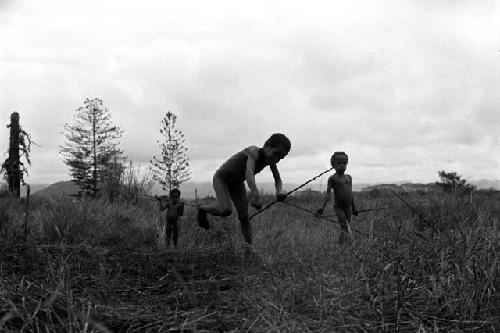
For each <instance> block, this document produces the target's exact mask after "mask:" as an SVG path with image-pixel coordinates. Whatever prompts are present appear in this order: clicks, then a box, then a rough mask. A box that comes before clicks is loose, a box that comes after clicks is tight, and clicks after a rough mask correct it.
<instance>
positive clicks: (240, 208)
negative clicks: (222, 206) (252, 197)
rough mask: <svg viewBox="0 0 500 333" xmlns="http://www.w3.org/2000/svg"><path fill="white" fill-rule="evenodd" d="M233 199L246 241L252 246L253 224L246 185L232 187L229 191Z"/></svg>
mask: <svg viewBox="0 0 500 333" xmlns="http://www.w3.org/2000/svg"><path fill="white" fill-rule="evenodd" d="M229 193H230V195H231V199H233V202H234V206H235V208H236V212H237V213H238V220H240V227H241V232H242V233H243V237H245V241H246V242H247V243H248V244H252V224H251V222H250V219H249V218H248V198H247V191H246V188H245V183H241V184H237V185H234V186H231V187H230V189H229Z"/></svg>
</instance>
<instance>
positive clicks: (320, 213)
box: [316, 208, 324, 216]
mask: <svg viewBox="0 0 500 333" xmlns="http://www.w3.org/2000/svg"><path fill="white" fill-rule="evenodd" d="M323 211H324V209H323V208H320V209H318V210H317V211H316V215H318V216H321V215H323Z"/></svg>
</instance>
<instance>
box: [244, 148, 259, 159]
mask: <svg viewBox="0 0 500 333" xmlns="http://www.w3.org/2000/svg"><path fill="white" fill-rule="evenodd" d="M244 151H245V152H246V153H247V155H248V156H251V157H253V158H254V159H257V158H259V147H257V146H249V147H246V148H245V150H244Z"/></svg>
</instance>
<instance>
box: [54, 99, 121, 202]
mask: <svg viewBox="0 0 500 333" xmlns="http://www.w3.org/2000/svg"><path fill="white" fill-rule="evenodd" d="M110 118H111V116H110V113H109V110H108V108H106V107H105V106H104V104H103V101H102V99H100V98H94V99H88V98H87V99H86V100H85V102H84V106H83V107H79V108H78V109H77V110H76V111H75V114H74V116H73V124H72V125H70V124H67V123H66V124H65V125H64V129H65V132H66V133H64V135H65V136H66V141H65V144H64V146H61V148H60V152H61V154H62V155H63V156H64V163H65V164H66V165H68V166H69V168H70V175H71V177H72V178H73V179H72V180H73V182H75V183H76V184H77V185H78V187H79V188H80V192H79V194H80V195H89V196H92V197H95V196H96V195H97V194H98V192H99V189H100V188H101V187H102V186H103V184H106V183H109V182H110V181H113V180H111V179H109V178H110V177H114V178H116V177H120V176H121V172H109V171H110V170H117V167H118V169H120V170H123V168H122V167H120V166H121V165H122V164H121V162H122V161H123V160H124V158H123V157H122V154H123V151H122V150H120V149H119V148H118V145H119V142H118V139H119V138H121V136H122V133H123V131H122V130H121V129H120V128H119V127H116V126H112V124H111V120H110Z"/></svg>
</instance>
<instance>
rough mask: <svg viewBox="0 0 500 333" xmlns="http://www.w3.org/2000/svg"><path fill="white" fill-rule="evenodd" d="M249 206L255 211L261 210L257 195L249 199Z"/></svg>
mask: <svg viewBox="0 0 500 333" xmlns="http://www.w3.org/2000/svg"><path fill="white" fill-rule="evenodd" d="M250 204H251V205H252V206H253V207H254V208H256V209H261V208H262V200H261V199H260V196H258V195H253V196H252V197H251V198H250Z"/></svg>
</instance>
